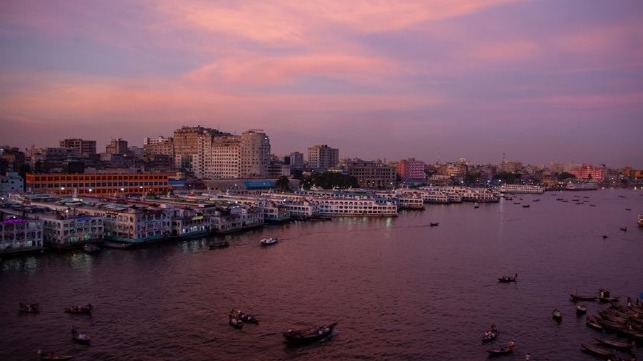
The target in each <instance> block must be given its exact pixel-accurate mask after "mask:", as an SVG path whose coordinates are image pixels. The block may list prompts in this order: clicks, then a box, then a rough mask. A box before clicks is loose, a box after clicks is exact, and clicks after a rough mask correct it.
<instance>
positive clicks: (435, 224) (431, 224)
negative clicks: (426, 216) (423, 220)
mask: <svg viewBox="0 0 643 361" xmlns="http://www.w3.org/2000/svg"><path fill="white" fill-rule="evenodd" d="M429 225H430V226H431V227H437V226H439V225H440V223H438V222H435V223H433V222H431V223H429Z"/></svg>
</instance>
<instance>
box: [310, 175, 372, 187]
mask: <svg viewBox="0 0 643 361" xmlns="http://www.w3.org/2000/svg"><path fill="white" fill-rule="evenodd" d="M302 184H303V187H304V189H310V188H311V187H312V186H313V185H315V186H317V187H322V188H324V189H331V188H334V187H338V188H350V187H354V188H358V187H359V184H358V182H357V178H355V177H353V176H349V175H345V174H342V173H337V172H323V173H312V174H310V175H308V176H305V177H304V179H303V182H302Z"/></svg>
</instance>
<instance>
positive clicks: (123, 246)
mask: <svg viewBox="0 0 643 361" xmlns="http://www.w3.org/2000/svg"><path fill="white" fill-rule="evenodd" d="M103 246H105V247H107V248H116V249H126V248H130V247H131V246H132V244H131V243H126V242H117V241H104V242H103Z"/></svg>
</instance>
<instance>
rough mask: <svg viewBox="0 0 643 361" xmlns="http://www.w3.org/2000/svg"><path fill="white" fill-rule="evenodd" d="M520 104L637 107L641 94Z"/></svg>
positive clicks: (582, 96) (544, 99)
mask: <svg viewBox="0 0 643 361" xmlns="http://www.w3.org/2000/svg"><path fill="white" fill-rule="evenodd" d="M522 102H524V103H532V104H549V105H562V106H568V107H583V108H588V109H593V108H605V107H616V106H618V107H621V106H639V105H640V104H643V93H638V92H635V93H625V94H573V95H555V96H549V97H539V98H529V99H524V100H522Z"/></svg>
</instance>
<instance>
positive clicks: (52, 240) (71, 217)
mask: <svg viewBox="0 0 643 361" xmlns="http://www.w3.org/2000/svg"><path fill="white" fill-rule="evenodd" d="M39 217H40V218H41V219H42V221H43V232H44V237H43V238H44V244H45V245H47V246H50V247H55V248H79V247H80V246H82V245H83V244H85V243H96V242H101V241H102V240H103V238H104V236H105V227H104V220H103V218H104V217H102V216H89V215H85V214H78V213H76V212H75V211H74V210H73V209H72V210H71V211H70V210H69V209H65V210H59V211H53V212H44V213H41V214H40V215H39Z"/></svg>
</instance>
